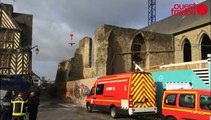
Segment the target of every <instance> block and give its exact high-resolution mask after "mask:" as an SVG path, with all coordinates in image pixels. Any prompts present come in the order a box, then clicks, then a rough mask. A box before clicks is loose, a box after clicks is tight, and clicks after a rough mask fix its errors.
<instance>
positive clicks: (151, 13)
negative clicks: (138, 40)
mask: <svg viewBox="0 0 211 120" xmlns="http://www.w3.org/2000/svg"><path fill="white" fill-rule="evenodd" d="M154 22H156V0H148V25H151V24H152V23H154Z"/></svg>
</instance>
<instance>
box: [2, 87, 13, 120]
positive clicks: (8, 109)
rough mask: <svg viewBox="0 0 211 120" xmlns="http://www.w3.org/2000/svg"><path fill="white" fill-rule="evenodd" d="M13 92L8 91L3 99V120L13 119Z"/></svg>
mask: <svg viewBox="0 0 211 120" xmlns="http://www.w3.org/2000/svg"><path fill="white" fill-rule="evenodd" d="M11 100H12V92H10V91H7V93H6V95H5V96H4V98H3V99H2V102H3V120H11V119H12V104H11Z"/></svg>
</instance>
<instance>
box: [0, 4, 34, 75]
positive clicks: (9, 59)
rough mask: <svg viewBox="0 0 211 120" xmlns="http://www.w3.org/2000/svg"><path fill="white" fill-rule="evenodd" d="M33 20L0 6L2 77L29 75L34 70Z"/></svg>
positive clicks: (9, 6)
mask: <svg viewBox="0 0 211 120" xmlns="http://www.w3.org/2000/svg"><path fill="white" fill-rule="evenodd" d="M32 19H33V16H32V15H29V14H22V13H15V12H13V6H12V5H9V4H3V3H1V4H0V75H18V74H29V73H30V72H31V68H32V53H31V49H30V48H31V45H32Z"/></svg>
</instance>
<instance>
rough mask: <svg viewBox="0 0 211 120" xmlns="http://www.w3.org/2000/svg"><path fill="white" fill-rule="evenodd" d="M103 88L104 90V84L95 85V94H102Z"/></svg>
mask: <svg viewBox="0 0 211 120" xmlns="http://www.w3.org/2000/svg"><path fill="white" fill-rule="evenodd" d="M103 90H104V84H99V85H97V91H96V94H97V95H102V94H103Z"/></svg>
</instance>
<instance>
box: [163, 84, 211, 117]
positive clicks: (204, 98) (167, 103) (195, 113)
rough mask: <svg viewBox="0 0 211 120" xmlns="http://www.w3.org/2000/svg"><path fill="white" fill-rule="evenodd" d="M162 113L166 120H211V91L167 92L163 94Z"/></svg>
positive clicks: (179, 90) (182, 90)
mask: <svg viewBox="0 0 211 120" xmlns="http://www.w3.org/2000/svg"><path fill="white" fill-rule="evenodd" d="M180 86H181V85H180ZM171 88H173V87H171ZM162 113H163V115H164V119H165V120H211V91H210V90H194V89H178V90H177V89H174V90H166V91H164V94H163V100H162Z"/></svg>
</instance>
